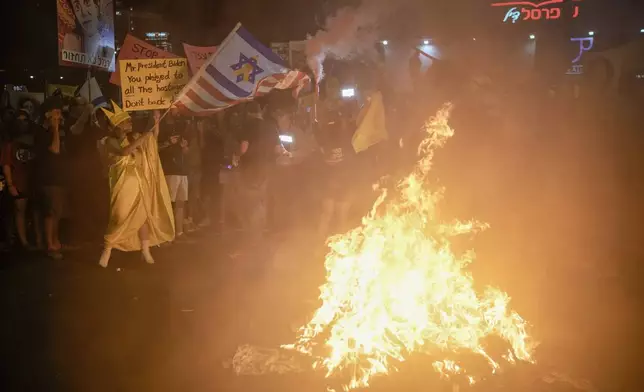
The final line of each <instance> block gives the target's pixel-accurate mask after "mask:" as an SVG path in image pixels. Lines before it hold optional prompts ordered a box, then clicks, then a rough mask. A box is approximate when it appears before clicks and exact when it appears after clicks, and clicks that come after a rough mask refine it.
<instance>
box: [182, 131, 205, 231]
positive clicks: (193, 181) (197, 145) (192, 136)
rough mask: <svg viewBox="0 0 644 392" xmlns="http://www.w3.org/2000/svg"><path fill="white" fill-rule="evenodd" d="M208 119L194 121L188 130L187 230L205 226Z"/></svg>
mask: <svg viewBox="0 0 644 392" xmlns="http://www.w3.org/2000/svg"><path fill="white" fill-rule="evenodd" d="M205 128H206V120H205V119H199V120H197V121H196V122H195V123H192V124H191V126H190V129H189V130H188V132H187V137H188V146H189V147H188V152H187V154H186V165H187V166H188V219H187V223H188V228H187V230H190V229H193V230H194V228H196V226H203V225H204V224H205V223H207V222H204V220H203V217H204V214H203V213H204V207H203V195H202V192H201V184H202V175H203V173H202V168H203V164H202V151H203V149H204V133H205Z"/></svg>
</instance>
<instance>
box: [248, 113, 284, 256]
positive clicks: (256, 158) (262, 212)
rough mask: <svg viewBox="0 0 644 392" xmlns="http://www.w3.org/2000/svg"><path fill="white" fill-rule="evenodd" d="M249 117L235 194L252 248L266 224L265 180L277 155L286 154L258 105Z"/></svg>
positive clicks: (256, 243)
mask: <svg viewBox="0 0 644 392" xmlns="http://www.w3.org/2000/svg"><path fill="white" fill-rule="evenodd" d="M246 110H247V111H246V114H247V116H248V118H247V120H246V123H245V125H244V130H243V132H242V135H240V156H239V167H240V172H239V176H238V191H239V192H240V198H241V205H240V207H241V209H242V210H241V213H240V214H239V215H240V217H241V219H242V225H243V226H244V229H245V230H246V232H247V233H248V235H249V237H250V241H251V244H252V245H258V244H259V241H260V240H261V239H262V237H263V233H264V230H265V229H266V223H267V221H266V220H267V215H266V214H267V202H268V200H267V186H268V176H269V173H270V171H271V170H272V169H273V166H274V165H275V159H276V157H277V156H278V155H281V154H286V153H287V151H286V150H285V149H284V147H283V146H282V144H281V143H280V140H279V134H278V132H277V128H276V126H275V124H274V123H271V122H268V121H266V120H264V110H262V107H261V106H260V105H259V104H258V103H257V102H250V103H249V104H248V105H247V108H246Z"/></svg>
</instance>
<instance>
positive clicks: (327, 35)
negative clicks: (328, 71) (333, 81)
mask: <svg viewBox="0 0 644 392" xmlns="http://www.w3.org/2000/svg"><path fill="white" fill-rule="evenodd" d="M402 2H403V1H402V0H401V1H397V2H394V1H390V0H362V2H361V3H360V5H358V6H356V7H344V8H341V9H339V10H338V11H337V12H336V13H335V14H334V15H331V16H329V17H327V19H326V21H325V23H324V26H323V27H322V29H321V30H319V31H318V32H317V33H315V34H314V35H313V36H309V37H308V40H307V43H306V57H307V63H308V66H309V67H310V68H311V70H312V71H313V73H314V74H315V79H316V82H320V81H321V80H322V79H323V78H324V70H323V63H324V60H325V59H326V57H327V56H329V55H331V56H333V57H334V58H338V59H349V58H352V57H354V56H356V55H359V54H368V53H370V52H373V51H374V50H375V48H374V45H375V44H376V41H377V40H378V31H379V27H380V22H381V21H382V20H383V19H385V17H386V16H387V15H389V14H390V13H392V12H393V11H394V8H397V7H398V6H399V5H400V3H402Z"/></svg>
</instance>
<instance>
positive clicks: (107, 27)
mask: <svg viewBox="0 0 644 392" xmlns="http://www.w3.org/2000/svg"><path fill="white" fill-rule="evenodd" d="M56 1H57V15H58V63H59V64H60V65H64V66H71V67H86V68H87V67H91V68H95V69H99V70H103V71H109V72H112V71H114V66H115V64H114V53H115V46H114V0H56Z"/></svg>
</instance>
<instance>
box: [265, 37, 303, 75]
mask: <svg viewBox="0 0 644 392" xmlns="http://www.w3.org/2000/svg"><path fill="white" fill-rule="evenodd" d="M271 50H272V51H273V52H275V53H277V54H278V55H279V56H280V57H281V58H282V59H283V60H284V62H285V63H286V64H287V65H288V66H289V68H292V69H299V70H305V69H306V68H307V64H306V41H289V42H271Z"/></svg>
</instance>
